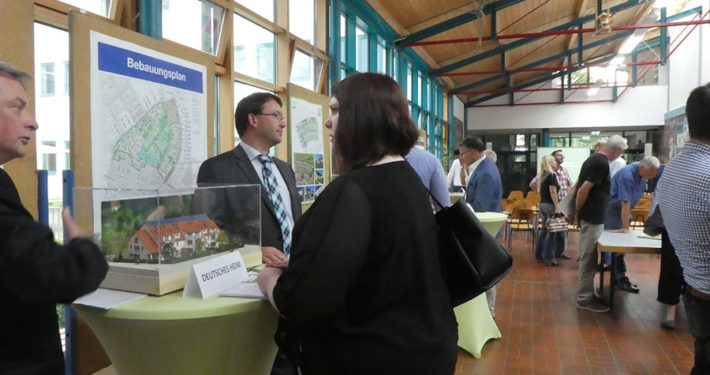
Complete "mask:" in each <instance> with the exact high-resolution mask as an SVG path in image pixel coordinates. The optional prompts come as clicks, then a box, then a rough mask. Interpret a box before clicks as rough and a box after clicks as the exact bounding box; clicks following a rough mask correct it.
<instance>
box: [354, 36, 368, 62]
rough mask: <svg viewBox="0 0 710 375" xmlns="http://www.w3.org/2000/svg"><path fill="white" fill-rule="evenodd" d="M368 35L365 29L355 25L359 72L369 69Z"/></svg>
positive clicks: (356, 57) (356, 55) (356, 59)
mask: <svg viewBox="0 0 710 375" xmlns="http://www.w3.org/2000/svg"><path fill="white" fill-rule="evenodd" d="M367 39H368V35H367V33H366V32H365V30H363V29H361V28H360V27H359V26H355V61H356V63H355V69H356V70H357V71H358V72H367V71H368V61H369V60H368V59H369V50H368V40H367Z"/></svg>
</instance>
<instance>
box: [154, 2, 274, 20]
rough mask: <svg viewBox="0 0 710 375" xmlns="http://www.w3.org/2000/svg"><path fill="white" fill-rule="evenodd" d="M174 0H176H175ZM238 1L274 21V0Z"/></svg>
mask: <svg viewBox="0 0 710 375" xmlns="http://www.w3.org/2000/svg"><path fill="white" fill-rule="evenodd" d="M163 1H165V0H163ZM173 1H174V0H173ZM180 1H185V0H180ZM236 1H237V3H239V4H241V5H243V6H244V7H245V8H248V9H249V10H251V11H253V12H254V13H256V14H258V15H260V16H262V17H264V18H266V19H267V20H269V21H271V22H274V19H275V14H276V8H275V7H274V0H236Z"/></svg>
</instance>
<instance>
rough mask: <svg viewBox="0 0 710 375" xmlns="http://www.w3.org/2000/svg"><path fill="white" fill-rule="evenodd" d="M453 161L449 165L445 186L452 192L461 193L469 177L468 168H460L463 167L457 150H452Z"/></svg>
mask: <svg viewBox="0 0 710 375" xmlns="http://www.w3.org/2000/svg"><path fill="white" fill-rule="evenodd" d="M454 158H455V159H454V161H453V163H451V168H450V169H449V174H448V175H447V176H446V186H449V187H453V189H452V191H463V190H464V189H466V184H468V178H469V176H471V171H470V168H462V167H461V166H462V165H465V164H466V163H464V161H463V160H462V158H461V153H460V152H459V150H458V149H456V150H454Z"/></svg>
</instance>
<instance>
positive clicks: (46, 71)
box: [40, 62, 55, 96]
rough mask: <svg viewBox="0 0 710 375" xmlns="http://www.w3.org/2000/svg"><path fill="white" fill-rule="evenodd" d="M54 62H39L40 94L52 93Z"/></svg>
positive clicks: (47, 94) (50, 94)
mask: <svg viewBox="0 0 710 375" xmlns="http://www.w3.org/2000/svg"><path fill="white" fill-rule="evenodd" d="M54 78H55V77H54V63H53V62H50V63H42V64H40V80H41V82H42V86H41V87H42V91H41V93H42V96H52V95H54V89H55V88H54Z"/></svg>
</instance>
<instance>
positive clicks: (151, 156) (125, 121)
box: [90, 31, 208, 189]
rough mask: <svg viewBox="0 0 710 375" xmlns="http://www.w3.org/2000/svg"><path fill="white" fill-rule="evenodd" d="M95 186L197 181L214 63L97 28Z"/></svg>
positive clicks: (94, 43) (167, 185)
mask: <svg viewBox="0 0 710 375" xmlns="http://www.w3.org/2000/svg"><path fill="white" fill-rule="evenodd" d="M90 54H91V69H90V75H91V79H90V81H91V96H90V100H91V154H92V177H93V181H92V185H93V186H94V187H105V188H127V187H129V188H132V189H158V188H179V187H185V186H193V185H194V184H195V180H196V176H197V171H198V169H199V167H200V163H202V161H204V160H205V159H206V158H207V111H208V110H207V87H206V68H205V67H204V66H201V65H199V64H196V63H193V62H189V61H186V60H183V59H180V58H176V57H173V56H169V55H166V54H163V53H159V52H157V51H154V50H151V49H148V48H145V47H141V46H139V45H137V44H134V43H131V42H128V41H124V40H120V39H117V38H113V37H110V36H108V35H103V34H101V33H98V32H96V31H91V33H90Z"/></svg>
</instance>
